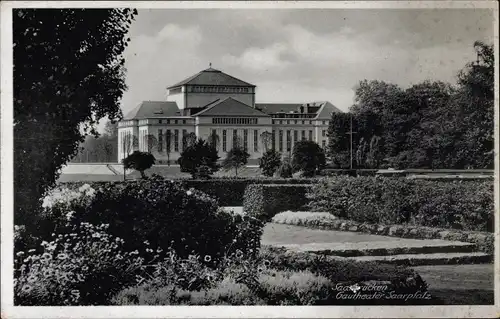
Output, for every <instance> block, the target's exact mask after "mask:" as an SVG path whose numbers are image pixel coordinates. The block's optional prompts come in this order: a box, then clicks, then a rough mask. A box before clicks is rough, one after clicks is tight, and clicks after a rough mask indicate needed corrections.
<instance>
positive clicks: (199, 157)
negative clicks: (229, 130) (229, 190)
mask: <svg viewBox="0 0 500 319" xmlns="http://www.w3.org/2000/svg"><path fill="white" fill-rule="evenodd" d="M218 160H219V156H218V154H217V150H216V149H215V148H213V147H212V146H211V145H210V144H208V143H207V142H206V141H204V140H202V139H198V140H197V141H196V142H195V143H194V144H192V145H190V146H189V147H187V148H186V149H185V150H184V151H182V153H181V156H180V157H179V159H178V160H177V162H178V163H179V165H180V167H181V172H186V173H190V174H191V176H192V177H193V178H196V177H198V176H199V175H202V176H199V177H207V175H212V174H213V173H215V172H217V171H218V170H219V165H218V164H217V161H218ZM201 167H205V168H203V169H201Z"/></svg>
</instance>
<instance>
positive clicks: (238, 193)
mask: <svg viewBox="0 0 500 319" xmlns="http://www.w3.org/2000/svg"><path fill="white" fill-rule="evenodd" d="M175 181H176V182H178V183H180V184H181V185H182V186H183V187H184V188H185V189H190V188H194V189H196V190H199V191H202V192H204V193H206V194H208V195H210V196H211V197H213V198H215V199H217V201H218V203H219V206H243V196H244V193H245V189H246V187H247V186H248V185H250V184H279V185H281V184H312V183H313V182H314V181H315V179H311V178H308V179H304V178H301V179H296V178H287V179H283V178H234V177H227V178H224V177H221V178H212V179H209V180H193V179H178V180H175ZM130 182H134V180H128V181H125V182H124V181H117V182H92V183H90V185H95V186H96V187H99V186H103V185H108V184H109V183H116V184H121V183H130ZM165 183H170V180H168V179H166V180H165ZM83 184H84V183H82V182H65V183H61V185H63V186H67V187H70V188H78V187H80V186H81V185H83Z"/></svg>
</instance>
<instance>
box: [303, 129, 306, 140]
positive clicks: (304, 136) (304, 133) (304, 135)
mask: <svg viewBox="0 0 500 319" xmlns="http://www.w3.org/2000/svg"><path fill="white" fill-rule="evenodd" d="M302 140H303V141H305V140H306V131H304V130H302Z"/></svg>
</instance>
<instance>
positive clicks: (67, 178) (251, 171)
mask: <svg viewBox="0 0 500 319" xmlns="http://www.w3.org/2000/svg"><path fill="white" fill-rule="evenodd" d="M80 166H81V165H80ZM93 166H95V165H93ZM93 166H92V165H89V167H93ZM152 174H158V175H160V176H163V177H165V178H171V179H181V178H191V175H190V174H187V173H183V172H181V169H180V167H179V166H163V165H162V166H153V167H152V168H150V169H148V170H146V175H148V176H151V175H152ZM233 176H235V173H234V170H231V171H224V170H221V171H219V172H217V173H215V174H214V175H213V177H215V178H216V177H233ZM260 176H261V174H260V170H259V168H258V167H243V168H240V169H238V177H252V178H255V177H260ZM140 177H141V174H140V173H139V172H135V171H134V172H132V173H130V174H127V179H128V180H131V179H138V178H140ZM122 180H123V175H121V174H120V175H114V174H113V173H112V172H111V171H110V174H71V173H69V174H61V176H60V177H59V180H58V182H91V181H122Z"/></svg>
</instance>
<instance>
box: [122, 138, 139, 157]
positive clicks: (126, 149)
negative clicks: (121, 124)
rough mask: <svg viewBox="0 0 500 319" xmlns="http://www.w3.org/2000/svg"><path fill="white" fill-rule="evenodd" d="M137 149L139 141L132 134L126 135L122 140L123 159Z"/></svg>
mask: <svg viewBox="0 0 500 319" xmlns="http://www.w3.org/2000/svg"><path fill="white" fill-rule="evenodd" d="M138 147H139V139H138V138H137V136H135V135H132V134H126V135H125V137H124V138H123V140H122V149H123V154H124V157H126V156H129V155H130V153H131V152H132V151H135V150H136V149H137V148H138Z"/></svg>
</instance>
